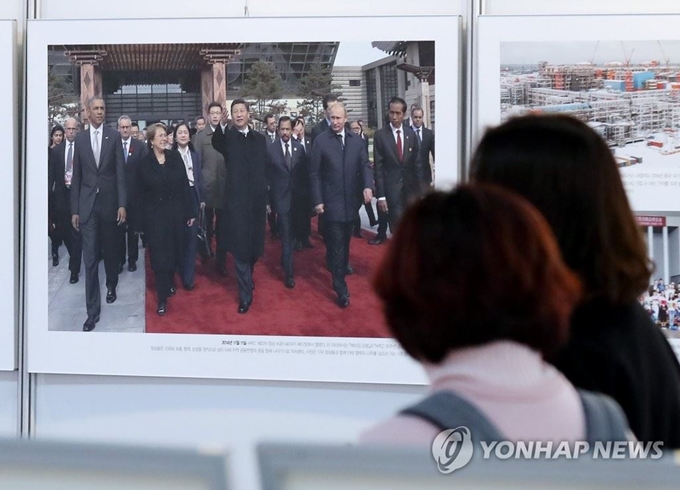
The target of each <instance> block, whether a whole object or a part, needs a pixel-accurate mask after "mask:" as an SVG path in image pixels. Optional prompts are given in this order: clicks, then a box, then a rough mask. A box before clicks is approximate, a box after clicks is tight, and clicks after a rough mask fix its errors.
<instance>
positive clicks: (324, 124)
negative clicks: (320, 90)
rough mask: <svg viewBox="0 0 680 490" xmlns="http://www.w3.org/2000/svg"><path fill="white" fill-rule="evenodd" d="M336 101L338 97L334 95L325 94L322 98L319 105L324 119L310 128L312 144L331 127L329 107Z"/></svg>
mask: <svg viewBox="0 0 680 490" xmlns="http://www.w3.org/2000/svg"><path fill="white" fill-rule="evenodd" d="M337 101H338V96H337V95H335V94H326V95H324V96H323V99H322V100H321V103H322V104H323V111H324V115H325V118H324V119H322V120H321V121H319V122H318V123H316V125H315V126H314V127H313V128H312V135H311V140H312V143H314V140H315V139H316V137H317V136H319V135H320V134H321V133H325V132H326V131H328V128H329V127H330V126H331V113H330V110H331V106H332V105H333V104H335V103H336V102H337Z"/></svg>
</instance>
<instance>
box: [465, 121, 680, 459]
mask: <svg viewBox="0 0 680 490" xmlns="http://www.w3.org/2000/svg"><path fill="white" fill-rule="evenodd" d="M471 174H472V179H473V180H474V181H475V182H480V183H491V184H496V185H500V186H502V187H504V188H506V189H509V190H512V191H515V192H517V193H519V194H520V195H522V196H523V197H524V198H526V199H527V200H528V201H529V202H531V203H532V204H533V205H534V206H535V207H536V208H537V209H538V211H540V212H541V214H542V215H543V216H544V217H545V219H546V220H547V222H548V223H549V224H550V227H551V229H552V231H553V233H554V234H555V237H556V239H557V243H558V245H559V247H560V252H561V254H562V258H563V259H564V262H565V263H566V264H567V266H569V268H570V269H571V270H573V271H574V272H575V273H576V274H577V275H578V277H579V279H580V280H581V282H582V284H583V293H584V294H583V299H582V300H581V301H580V302H579V304H578V305H577V307H576V309H575V310H574V314H573V316H572V319H571V337H570V340H569V343H568V344H567V345H566V346H565V347H564V348H563V349H562V350H561V351H560V353H559V355H558V356H557V357H556V358H555V359H553V360H552V362H553V363H554V365H555V366H556V367H557V368H558V369H559V370H560V371H562V373H564V374H565V375H566V376H567V378H568V379H569V380H570V381H571V382H572V383H574V385H576V386H578V387H580V388H583V389H587V390H594V391H599V392H601V393H605V394H607V395H609V396H611V397H612V398H614V399H615V400H616V401H617V402H618V403H619V404H620V405H621V408H623V411H624V412H625V413H626V416H627V418H628V421H629V422H630V427H631V429H632V430H633V432H634V433H635V436H636V437H637V438H638V440H640V441H641V442H652V441H661V442H663V443H664V448H666V449H670V448H678V447H680V366H679V365H678V360H677V358H676V356H675V354H674V353H673V350H672V349H671V347H670V345H669V343H668V341H667V340H666V338H665V337H664V335H663V334H662V333H661V331H660V330H659V328H657V327H656V326H655V325H654V324H653V323H652V322H651V320H650V319H649V315H647V314H646V313H645V311H644V309H643V308H642V306H641V305H640V304H639V303H638V297H639V296H640V295H641V294H642V293H643V292H644V291H645V290H646V289H647V287H648V286H649V278H650V275H651V271H652V267H651V263H650V260H649V258H648V256H647V248H646V246H645V242H644V239H643V237H642V233H641V230H640V228H639V227H638V226H637V224H636V222H635V216H634V215H633V212H632V211H631V208H630V204H629V203H628V198H627V197H626V191H625V189H624V187H623V183H622V181H621V175H620V173H619V169H618V167H617V165H616V162H615V160H614V157H613V155H612V152H611V150H610V149H609V147H608V146H607V143H606V142H605V140H604V139H603V138H602V137H601V136H600V135H599V134H598V133H596V132H595V131H594V130H593V129H592V128H590V127H589V126H588V125H587V124H585V123H583V122H581V121H579V120H578V119H576V118H573V117H570V116H565V115H530V116H524V117H518V118H513V119H510V120H509V121H507V122H506V123H504V124H502V125H500V126H498V127H497V128H492V129H490V130H489V131H487V132H486V134H485V135H484V137H483V138H482V140H481V142H480V143H479V146H478V147H477V150H476V152H475V155H474V156H473V158H472V164H471Z"/></svg>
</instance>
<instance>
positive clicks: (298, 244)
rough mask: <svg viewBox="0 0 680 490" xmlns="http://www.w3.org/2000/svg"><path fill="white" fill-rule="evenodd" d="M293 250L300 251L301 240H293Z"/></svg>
mask: <svg viewBox="0 0 680 490" xmlns="http://www.w3.org/2000/svg"><path fill="white" fill-rule="evenodd" d="M295 251H296V252H301V251H302V242H301V241H297V240H296V241H295Z"/></svg>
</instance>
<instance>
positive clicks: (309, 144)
mask: <svg viewBox="0 0 680 490" xmlns="http://www.w3.org/2000/svg"><path fill="white" fill-rule="evenodd" d="M291 139H292V140H294V141H297V142H298V143H300V144H301V145H302V146H303V147H304V150H305V154H306V155H307V156H309V154H310V153H311V151H312V138H310V136H309V135H308V134H307V133H305V136H304V144H302V141H298V140H296V139H295V138H294V137H292V138H291Z"/></svg>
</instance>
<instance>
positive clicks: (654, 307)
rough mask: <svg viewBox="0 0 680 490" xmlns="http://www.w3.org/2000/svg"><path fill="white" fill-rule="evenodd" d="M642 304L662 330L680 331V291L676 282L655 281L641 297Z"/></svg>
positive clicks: (659, 279)
mask: <svg viewBox="0 0 680 490" xmlns="http://www.w3.org/2000/svg"><path fill="white" fill-rule="evenodd" d="M639 300H640V303H641V304H642V306H643V308H644V309H645V312H647V314H648V315H649V317H650V318H651V320H652V321H653V322H654V323H655V324H656V325H657V326H659V327H661V328H668V329H670V330H678V329H680V290H676V285H675V282H669V283H668V284H666V283H665V281H664V280H663V278H658V279H655V280H654V281H653V282H652V284H651V285H650V286H649V288H648V289H647V291H645V292H644V293H643V294H642V295H641V296H640V299H639Z"/></svg>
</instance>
